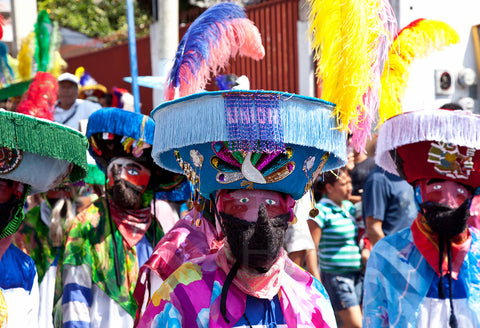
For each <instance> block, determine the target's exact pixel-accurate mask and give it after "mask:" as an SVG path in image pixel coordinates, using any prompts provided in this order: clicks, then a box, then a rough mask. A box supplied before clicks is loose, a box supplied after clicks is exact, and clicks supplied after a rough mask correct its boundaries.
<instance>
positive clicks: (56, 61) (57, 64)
mask: <svg viewBox="0 0 480 328" xmlns="http://www.w3.org/2000/svg"><path fill="white" fill-rule="evenodd" d="M53 56H54V58H53V65H52V69H51V70H50V72H49V73H51V74H52V75H53V76H55V77H59V76H60V74H62V73H63V72H65V71H66V69H67V66H68V64H67V62H66V61H65V60H64V59H63V58H62V56H61V55H60V52H58V51H55V52H54V55H53ZM50 60H52V58H50Z"/></svg>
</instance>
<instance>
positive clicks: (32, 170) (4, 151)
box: [0, 110, 88, 194]
mask: <svg viewBox="0 0 480 328" xmlns="http://www.w3.org/2000/svg"><path fill="white" fill-rule="evenodd" d="M87 147H88V140H87V138H86V137H85V136H83V135H82V134H81V133H80V132H78V131H76V130H74V129H71V128H69V127H67V126H64V125H61V124H58V123H54V122H51V121H47V120H45V119H41V118H36V117H33V116H28V115H24V114H20V113H15V112H8V111H5V110H1V111H0V178H3V179H8V180H13V181H18V182H21V183H23V184H27V185H29V186H31V189H30V193H31V194H35V193H39V192H44V191H47V190H49V189H52V188H54V187H55V186H57V185H58V184H60V183H61V182H62V181H63V180H64V179H65V178H68V179H69V181H71V182H76V181H79V180H81V179H83V178H84V177H85V175H86V173H87V157H86V150H87Z"/></svg>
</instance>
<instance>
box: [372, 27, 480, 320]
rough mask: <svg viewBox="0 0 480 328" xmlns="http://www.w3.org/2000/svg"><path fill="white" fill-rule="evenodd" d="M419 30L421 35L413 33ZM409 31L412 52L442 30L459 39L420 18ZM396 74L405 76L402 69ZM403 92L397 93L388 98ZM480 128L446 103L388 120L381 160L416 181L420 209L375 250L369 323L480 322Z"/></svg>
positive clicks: (479, 119) (443, 36) (443, 34)
mask: <svg viewBox="0 0 480 328" xmlns="http://www.w3.org/2000/svg"><path fill="white" fill-rule="evenodd" d="M415 28H420V33H418V34H417V33H415V32H412V30H411V29H415ZM406 29H407V30H410V31H407V33H410V32H411V33H410V34H407V35H409V37H408V38H407V44H403V46H401V47H400V48H402V49H403V50H406V51H407V53H409V54H410V56H412V55H413V54H415V51H409V50H411V48H410V46H411V45H412V44H415V45H421V46H424V45H425V44H432V43H434V41H433V40H435V38H436V37H438V36H439V35H440V37H439V38H440V41H441V42H439V43H442V42H444V45H445V41H446V43H447V44H448V43H449V40H450V41H451V40H455V39H457V40H458V38H456V37H455V36H457V37H458V35H457V34H456V32H455V31H453V30H452V29H451V28H450V27H449V26H448V25H446V24H445V23H441V22H435V21H427V20H419V21H415V22H413V23H412V24H410V25H409V26H408V27H407V28H406ZM425 30H430V31H436V32H433V36H432V35H431V34H430V35H429V33H424V32H425ZM415 35H416V36H417V37H418V35H420V38H423V37H426V38H427V40H423V41H421V40H419V39H418V38H417V39H415ZM442 40H443V41H442ZM408 42H410V43H411V44H410V45H409V44H408ZM424 42H425V44H424ZM437 44H438V43H437ZM400 45H402V44H400ZM425 47H429V46H425ZM400 56H401V53H400ZM402 58H404V59H398V60H405V57H402ZM407 59H408V61H409V62H411V60H412V59H413V58H412V57H408V56H407ZM409 62H408V63H409ZM399 67H401V66H400V65H397V66H393V67H392V68H393V69H399ZM403 67H405V66H403ZM390 73H391V75H390V76H391V77H394V81H397V82H398V80H395V79H396V77H399V76H401V74H398V72H393V71H392V72H390ZM389 83H392V82H391V81H390V82H389ZM392 84H395V83H392ZM403 87H404V86H403ZM391 88H392V90H394V89H395V90H399V88H398V87H396V86H395V85H393V86H391ZM387 94H388V93H387ZM401 97H402V96H401V95H398V94H396V95H395V94H392V93H390V94H389V97H386V98H385V99H387V100H388V99H390V100H391V101H394V102H395V101H396V102H398V99H401ZM395 99H396V100H395ZM382 100H383V99H382ZM387 103H388V101H387ZM393 107H394V106H388V108H389V109H390V108H393ZM395 107H396V108H398V109H400V106H399V104H396V106H395ZM386 118H388V116H387V117H386ZM479 127H480V116H478V115H474V114H471V113H468V112H463V111H458V110H455V111H452V110H445V109H436V110H419V111H412V112H406V113H403V114H398V115H396V116H393V117H391V118H389V119H387V120H386V121H385V123H383V125H382V126H381V128H380V131H379V136H378V141H377V150H376V157H375V161H376V163H377V164H378V165H379V166H381V167H382V168H384V169H385V170H386V171H388V172H391V173H394V174H398V175H399V176H400V177H402V178H403V179H405V180H406V181H407V182H409V183H410V184H412V185H413V187H414V191H415V202H416V204H417V206H418V215H417V217H416V219H415V220H414V222H413V223H412V225H411V226H410V227H409V228H406V229H404V230H401V231H399V232H397V233H395V234H393V235H391V236H387V237H385V238H383V239H381V240H380V241H379V242H378V243H377V244H376V245H375V246H374V248H373V249H372V252H371V255H370V258H369V259H368V262H367V268H366V272H365V280H364V299H363V314H364V321H363V325H364V327H375V328H376V327H454V328H455V327H479V326H480V268H479V266H478V263H479V261H480V251H479V249H480V248H479V247H480V240H479V238H480V232H479V231H478V230H476V229H473V228H471V227H469V226H468V225H467V219H468V216H469V214H468V210H469V206H470V202H471V199H472V197H473V196H474V194H475V192H474V191H475V190H477V191H478V187H479V186H480V174H479V172H480V171H479V170H480V167H479V163H480V162H479V161H480V152H479V150H480V130H479ZM451 204H454V205H451Z"/></svg>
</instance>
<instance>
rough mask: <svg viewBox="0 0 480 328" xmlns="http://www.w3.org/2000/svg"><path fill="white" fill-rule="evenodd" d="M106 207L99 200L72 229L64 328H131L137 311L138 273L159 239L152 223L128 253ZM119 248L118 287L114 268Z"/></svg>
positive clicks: (65, 267)
mask: <svg viewBox="0 0 480 328" xmlns="http://www.w3.org/2000/svg"><path fill="white" fill-rule="evenodd" d="M107 213H108V211H107V203H106V201H105V199H104V198H103V197H102V198H99V199H98V200H97V201H95V202H94V203H93V204H92V205H90V207H88V208H87V209H86V210H84V211H83V212H82V213H80V214H79V215H78V216H77V218H76V219H75V222H74V223H73V225H72V228H71V229H70V231H69V233H68V237H67V241H66V245H65V255H64V260H63V284H64V292H63V300H62V303H63V322H64V325H63V327H67V328H68V327H115V328H120V327H132V326H133V322H134V318H135V313H136V311H137V305H136V303H135V300H134V298H133V291H134V289H135V285H136V282H137V277H138V271H139V267H140V266H141V265H142V264H143V263H144V262H145V261H146V260H147V259H148V258H149V257H150V255H151V254H152V251H153V247H152V243H154V242H156V241H159V240H160V239H161V237H162V236H163V232H162V230H161V229H160V228H159V225H157V224H155V223H154V222H152V224H151V226H150V228H149V229H148V231H147V233H146V234H145V235H144V236H143V238H142V239H141V240H140V241H139V242H138V243H137V244H136V245H135V246H133V247H132V248H129V246H128V244H127V243H126V242H125V240H124V239H123V237H122V235H121V234H120V232H119V231H118V229H117V228H116V227H115V228H114V229H113V234H112V226H111V224H110V222H112V221H111V220H109V218H108V216H107V215H108V214H107ZM112 238H115V240H116V243H117V259H118V262H119V264H120V273H121V274H120V277H119V278H120V286H119V285H117V281H116V273H115V265H114V245H113V239H112Z"/></svg>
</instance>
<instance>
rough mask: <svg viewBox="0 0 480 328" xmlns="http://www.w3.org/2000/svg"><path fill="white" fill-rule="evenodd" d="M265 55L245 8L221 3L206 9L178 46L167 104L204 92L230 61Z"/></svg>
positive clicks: (166, 89) (256, 58)
mask: <svg viewBox="0 0 480 328" xmlns="http://www.w3.org/2000/svg"><path fill="white" fill-rule="evenodd" d="M237 54H238V55H240V56H248V57H251V58H253V59H255V60H260V59H262V58H263V57H264V55H265V49H264V48H263V45H262V40H261V37H260V32H259V31H258V29H257V28H256V27H255V25H254V24H253V22H252V21H250V20H249V19H247V16H246V14H245V11H244V9H243V8H242V7H240V6H238V5H236V4H233V3H220V4H217V5H215V6H213V7H211V8H209V9H207V10H206V11H205V12H204V13H203V14H202V15H200V16H199V17H198V18H197V19H196V20H195V21H194V22H193V23H192V25H191V26H190V27H189V28H188V30H187V32H186V33H185V35H184V37H183V38H182V40H181V41H180V44H179V45H178V49H177V53H176V56H175V61H174V64H173V66H172V69H171V71H170V73H169V76H168V78H167V81H166V87H165V94H164V98H165V100H172V99H174V98H175V94H176V91H178V94H179V95H180V97H183V96H187V95H190V94H192V93H195V92H197V91H199V90H200V89H202V88H204V87H205V85H206V83H207V82H208V79H209V77H210V75H211V74H216V73H218V72H219V71H220V70H221V69H222V68H224V67H225V66H226V65H227V64H228V60H229V59H230V57H234V56H236V55H237Z"/></svg>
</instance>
